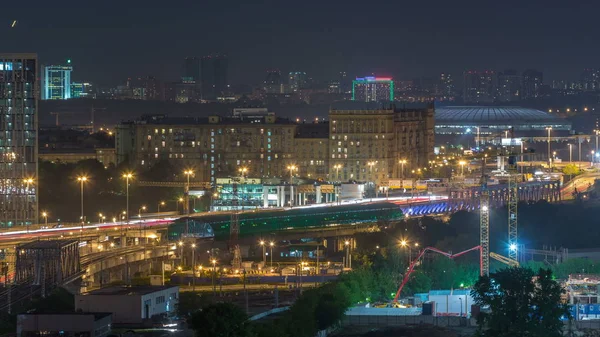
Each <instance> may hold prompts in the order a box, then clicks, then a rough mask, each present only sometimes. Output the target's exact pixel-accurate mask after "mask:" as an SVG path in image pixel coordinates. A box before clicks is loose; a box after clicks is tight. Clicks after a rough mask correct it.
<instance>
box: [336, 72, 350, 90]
mask: <svg viewBox="0 0 600 337" xmlns="http://www.w3.org/2000/svg"><path fill="white" fill-rule="evenodd" d="M338 81H339V82H340V90H341V91H342V93H344V94H349V93H350V92H352V81H351V80H350V77H348V74H346V72H345V71H340V76H339V78H338Z"/></svg>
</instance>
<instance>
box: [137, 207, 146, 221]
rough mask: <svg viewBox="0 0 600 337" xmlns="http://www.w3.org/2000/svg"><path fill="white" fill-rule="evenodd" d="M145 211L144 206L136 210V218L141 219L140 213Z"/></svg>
mask: <svg viewBox="0 0 600 337" xmlns="http://www.w3.org/2000/svg"><path fill="white" fill-rule="evenodd" d="M145 210H146V206H142V207H140V208H139V209H138V218H141V217H142V211H145Z"/></svg>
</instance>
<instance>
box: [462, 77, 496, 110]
mask: <svg viewBox="0 0 600 337" xmlns="http://www.w3.org/2000/svg"><path fill="white" fill-rule="evenodd" d="M495 97H496V73H495V72H494V71H491V70H486V71H474V70H469V71H465V73H464V88H463V100H464V101H465V102H467V103H490V102H493V101H494V98H495Z"/></svg>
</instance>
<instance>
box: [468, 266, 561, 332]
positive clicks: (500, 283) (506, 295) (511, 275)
mask: <svg viewBox="0 0 600 337" xmlns="http://www.w3.org/2000/svg"><path fill="white" fill-rule="evenodd" d="M535 276H537V277H536V278H537V282H535V281H534V272H533V271H532V270H531V269H528V268H508V269H503V270H500V271H498V272H496V273H493V274H490V276H483V277H481V278H480V279H479V281H478V282H477V283H476V284H475V286H474V287H473V290H472V291H471V295H472V296H473V298H474V300H475V303H477V304H478V305H480V306H482V307H483V306H489V308H490V310H489V312H486V313H484V312H482V313H481V314H480V315H479V316H478V317H477V321H478V325H479V328H478V329H479V334H480V335H481V336H485V337H545V336H559V335H561V333H562V323H561V321H560V317H561V316H562V315H568V314H569V312H568V310H567V308H566V306H565V305H563V304H561V303H560V296H561V294H562V291H563V290H562V289H561V287H560V285H559V284H558V283H557V282H556V281H554V280H553V279H552V272H551V271H550V270H542V269H540V270H539V272H538V273H537V275H535Z"/></svg>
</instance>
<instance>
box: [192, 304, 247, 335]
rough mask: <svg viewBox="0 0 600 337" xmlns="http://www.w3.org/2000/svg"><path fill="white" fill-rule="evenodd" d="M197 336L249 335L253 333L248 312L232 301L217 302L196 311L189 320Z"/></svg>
mask: <svg viewBox="0 0 600 337" xmlns="http://www.w3.org/2000/svg"><path fill="white" fill-rule="evenodd" d="M188 323H189V325H190V327H191V328H192V330H194V333H195V336H196V337H247V336H250V335H251V330H250V323H249V321H248V316H247V315H246V313H245V312H244V311H243V310H242V309H241V308H240V307H238V306H237V305H235V304H232V303H215V304H210V305H208V306H206V307H205V308H203V309H202V310H201V311H196V312H195V313H193V314H192V317H190V319H189V320H188Z"/></svg>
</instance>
